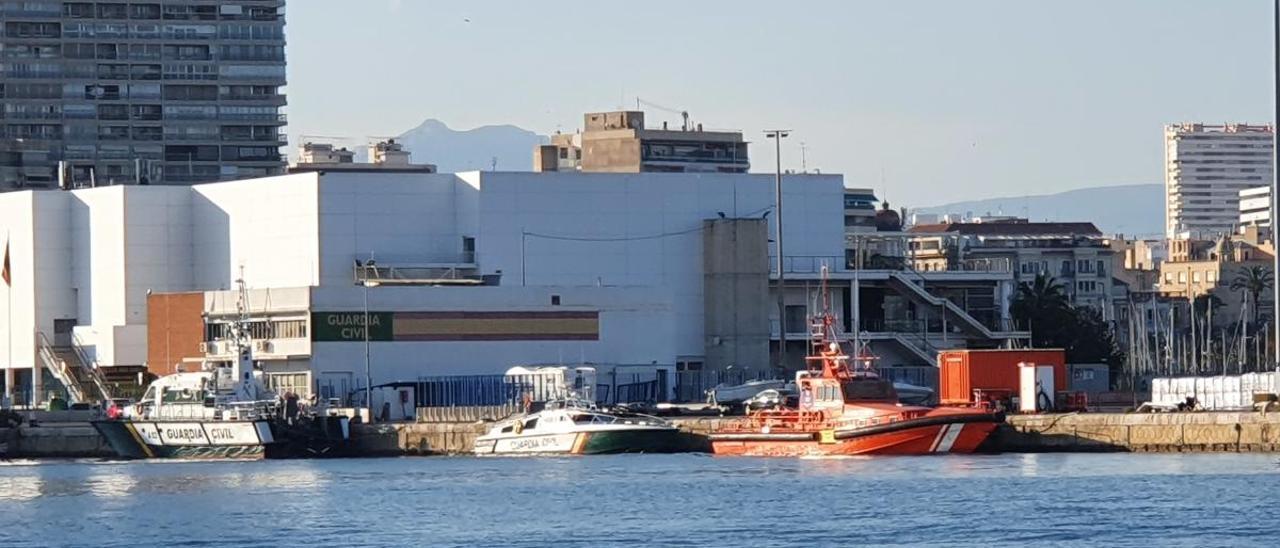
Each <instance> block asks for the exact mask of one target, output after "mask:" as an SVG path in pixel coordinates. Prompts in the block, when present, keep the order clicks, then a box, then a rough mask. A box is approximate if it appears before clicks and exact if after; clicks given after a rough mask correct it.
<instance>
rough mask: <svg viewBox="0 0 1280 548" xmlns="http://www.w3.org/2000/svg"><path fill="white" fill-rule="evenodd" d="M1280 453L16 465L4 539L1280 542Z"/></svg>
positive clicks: (9, 475)
mask: <svg viewBox="0 0 1280 548" xmlns="http://www.w3.org/2000/svg"><path fill="white" fill-rule="evenodd" d="M1278 491H1280V458H1278V457H1276V456H1273V455H1250V454H1242V455H1237V454H1198V455H1191V454H1181V455H1180V454H1169V455H1151V454H1147V455H1124V454H1115V455H1063V454H1055V455H983V456H948V457H910V458H866V459H838V460H793V459H746V458H732V459H731V458H714V457H710V456H705V455H672V456H658V455H653V456H650V455H625V456H604V457H586V458H483V459H477V458H402V459H365V460H333V461H269V462H212V463H208V462H206V463H195V462H134V463H120V462H90V461H76V462H69V461H45V462H16V463H14V462H10V463H0V524H3V525H0V544H2V545H4V546H95V547H106V546H205V545H211V544H226V545H235V546H278V545H308V546H320V545H342V546H411V545H422V546H426V545H430V546H497V545H501V546H551V545H557V546H602V545H652V546H704V545H742V546H825V545H905V546H928V545H937V546H944V545H945V546H956V545H990V544H1002V545H1033V544H1034V545H1055V546H1056V545H1103V546H1124V545H1131V546H1155V545H1158V546H1274V545H1276V543H1277V540H1276V538H1277V535H1280V518H1277V514H1276V512H1275V510H1274V509H1273V507H1274V504H1272V503H1271V502H1268V500H1267V497H1270V496H1274V494H1275V493H1276V492H1278Z"/></svg>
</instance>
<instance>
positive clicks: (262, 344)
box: [253, 341, 271, 352]
mask: <svg viewBox="0 0 1280 548" xmlns="http://www.w3.org/2000/svg"><path fill="white" fill-rule="evenodd" d="M253 351H254V352H270V351H271V341H253Z"/></svg>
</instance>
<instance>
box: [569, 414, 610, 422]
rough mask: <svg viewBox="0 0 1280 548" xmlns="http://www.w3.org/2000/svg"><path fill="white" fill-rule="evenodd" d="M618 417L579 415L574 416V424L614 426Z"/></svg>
mask: <svg viewBox="0 0 1280 548" xmlns="http://www.w3.org/2000/svg"><path fill="white" fill-rule="evenodd" d="M617 420H618V418H617V417H613V416H609V415H598V414H596V413H578V414H575V415H573V423H574V424H613V423H614V422H615V421H617Z"/></svg>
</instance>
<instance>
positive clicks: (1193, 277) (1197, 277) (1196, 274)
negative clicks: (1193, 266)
mask: <svg viewBox="0 0 1280 548" xmlns="http://www.w3.org/2000/svg"><path fill="white" fill-rule="evenodd" d="M1191 282H1192V283H1197V284H1198V283H1200V273H1199V272H1192V273H1191Z"/></svg>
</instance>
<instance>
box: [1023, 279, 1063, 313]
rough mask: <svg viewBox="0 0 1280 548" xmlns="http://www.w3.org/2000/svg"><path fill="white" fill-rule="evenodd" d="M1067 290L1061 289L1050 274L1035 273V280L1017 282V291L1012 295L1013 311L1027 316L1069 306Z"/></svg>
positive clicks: (1059, 284) (1060, 285)
mask: <svg viewBox="0 0 1280 548" xmlns="http://www.w3.org/2000/svg"><path fill="white" fill-rule="evenodd" d="M1069 307H1070V303H1069V301H1068V300H1067V292H1066V291H1064V290H1063V289H1062V284H1061V283H1058V280H1055V279H1054V278H1053V277H1052V276H1048V275H1045V274H1037V275H1036V279H1035V281H1033V282H1031V283H1027V282H1022V283H1020V284H1018V293H1017V294H1016V295H1014V297H1013V313H1014V315H1015V316H1019V315H1020V316H1029V315H1032V313H1034V312H1037V311H1046V310H1056V309H1065V308H1069Z"/></svg>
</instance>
